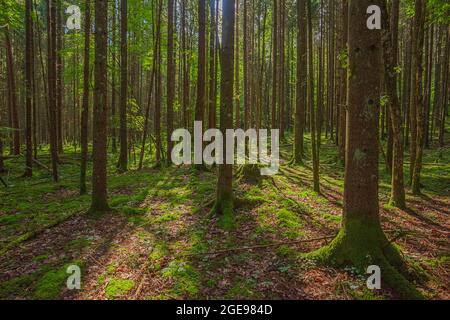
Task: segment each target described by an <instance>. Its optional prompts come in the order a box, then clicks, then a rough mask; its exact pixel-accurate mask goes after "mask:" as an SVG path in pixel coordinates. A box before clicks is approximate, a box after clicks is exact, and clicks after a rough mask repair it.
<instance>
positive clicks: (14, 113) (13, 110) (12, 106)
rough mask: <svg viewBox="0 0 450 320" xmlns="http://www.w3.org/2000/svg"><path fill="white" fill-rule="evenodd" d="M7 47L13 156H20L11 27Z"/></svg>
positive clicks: (6, 32)
mask: <svg viewBox="0 0 450 320" xmlns="http://www.w3.org/2000/svg"><path fill="white" fill-rule="evenodd" d="M4 30H5V45H6V67H7V70H8V71H7V72H8V103H9V110H10V119H11V125H12V128H13V129H14V131H13V133H12V138H13V139H12V146H13V149H12V153H13V155H18V154H20V131H19V130H20V124H19V115H18V111H17V92H16V79H15V71H14V60H13V49H12V44H11V37H10V32H9V26H7V27H6V28H5V29H4Z"/></svg>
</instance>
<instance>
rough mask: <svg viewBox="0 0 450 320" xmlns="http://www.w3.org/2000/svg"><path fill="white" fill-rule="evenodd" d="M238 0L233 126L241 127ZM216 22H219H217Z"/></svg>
mask: <svg viewBox="0 0 450 320" xmlns="http://www.w3.org/2000/svg"><path fill="white" fill-rule="evenodd" d="M239 2H240V0H237V1H236V28H235V29H236V31H235V33H236V40H235V41H236V45H235V48H236V50H235V51H236V59H235V62H234V67H235V72H234V73H235V75H234V76H235V85H234V86H235V91H236V93H235V97H236V101H235V109H236V111H235V114H236V115H235V117H236V124H235V128H237V129H238V128H241V91H240V81H241V79H240V76H239V74H240V64H239V62H240V59H239V56H240V55H239V51H240V50H241V47H240V43H239V18H240V16H239ZM217 23H219V22H217Z"/></svg>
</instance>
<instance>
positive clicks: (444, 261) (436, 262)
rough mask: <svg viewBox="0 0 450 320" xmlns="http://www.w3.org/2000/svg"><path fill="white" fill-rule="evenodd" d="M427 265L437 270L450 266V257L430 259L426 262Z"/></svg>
mask: <svg viewBox="0 0 450 320" xmlns="http://www.w3.org/2000/svg"><path fill="white" fill-rule="evenodd" d="M425 263H426V264H427V265H429V266H430V267H433V268H437V267H440V266H450V256H449V255H443V256H441V257H438V258H434V259H429V260H427V261H425Z"/></svg>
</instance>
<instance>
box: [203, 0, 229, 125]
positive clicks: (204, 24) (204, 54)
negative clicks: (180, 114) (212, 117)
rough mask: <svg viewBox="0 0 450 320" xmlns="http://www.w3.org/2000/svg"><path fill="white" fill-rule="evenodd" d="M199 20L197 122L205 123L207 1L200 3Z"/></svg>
mask: <svg viewBox="0 0 450 320" xmlns="http://www.w3.org/2000/svg"><path fill="white" fill-rule="evenodd" d="M198 19H199V20H198V23H199V25H198V27H199V31H198V37H199V38H198V73H197V102H196V107H195V121H202V122H203V121H204V112H205V100H206V94H205V88H206V79H205V78H206V0H199V1H198ZM233 19H234V18H233ZM233 32H234V31H233Z"/></svg>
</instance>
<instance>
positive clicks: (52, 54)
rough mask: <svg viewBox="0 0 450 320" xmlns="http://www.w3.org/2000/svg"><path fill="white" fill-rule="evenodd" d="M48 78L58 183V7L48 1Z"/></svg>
mask: <svg viewBox="0 0 450 320" xmlns="http://www.w3.org/2000/svg"><path fill="white" fill-rule="evenodd" d="M47 34H48V35H47V38H48V45H47V48H48V49H47V50H48V53H47V58H48V60H47V68H48V71H47V77H48V81H47V83H48V96H49V98H48V115H49V117H48V126H49V133H50V153H51V158H52V172H53V181H54V182H58V143H57V139H58V138H57V136H58V134H57V109H56V70H57V68H56V6H55V0H47Z"/></svg>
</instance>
